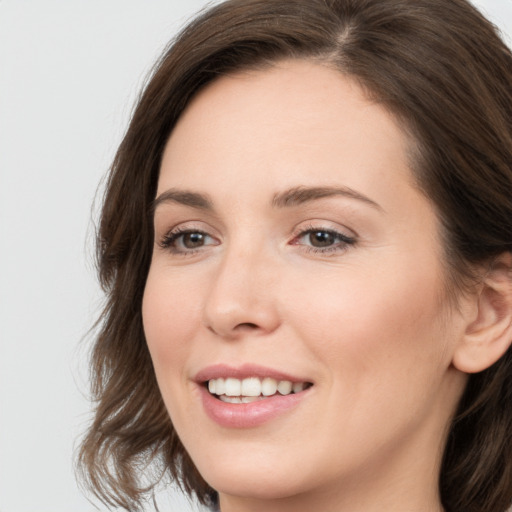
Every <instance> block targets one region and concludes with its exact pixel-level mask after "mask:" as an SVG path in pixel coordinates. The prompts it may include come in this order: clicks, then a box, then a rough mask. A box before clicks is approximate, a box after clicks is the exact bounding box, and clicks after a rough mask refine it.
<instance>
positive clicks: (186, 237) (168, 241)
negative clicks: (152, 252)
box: [159, 228, 218, 254]
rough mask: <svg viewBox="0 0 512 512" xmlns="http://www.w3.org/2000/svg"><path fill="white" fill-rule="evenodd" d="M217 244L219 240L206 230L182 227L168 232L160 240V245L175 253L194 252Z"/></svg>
mask: <svg viewBox="0 0 512 512" xmlns="http://www.w3.org/2000/svg"><path fill="white" fill-rule="evenodd" d="M217 244H218V242H217V241H216V240H215V239H214V238H213V237H212V236H210V235H209V234H208V233H205V232H204V231H201V230H197V229H181V228H177V229H174V230H173V231H171V232H169V233H167V234H166V235H165V236H164V237H163V238H162V240H161V241H160V242H159V245H160V247H162V248H163V249H167V250H169V251H170V252H171V253H174V254H192V253H195V252H197V251H198V250H200V249H201V248H203V247H206V246H209V245H217Z"/></svg>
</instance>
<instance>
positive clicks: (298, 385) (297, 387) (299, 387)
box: [292, 382, 306, 393]
mask: <svg viewBox="0 0 512 512" xmlns="http://www.w3.org/2000/svg"><path fill="white" fill-rule="evenodd" d="M305 388H306V383H305V382H294V383H293V386H292V390H293V392H294V393H300V392H301V391H303V390H304V389H305Z"/></svg>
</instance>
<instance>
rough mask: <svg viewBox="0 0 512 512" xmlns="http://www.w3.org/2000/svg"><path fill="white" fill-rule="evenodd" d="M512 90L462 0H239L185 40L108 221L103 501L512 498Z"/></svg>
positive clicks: (493, 39)
mask: <svg viewBox="0 0 512 512" xmlns="http://www.w3.org/2000/svg"><path fill="white" fill-rule="evenodd" d="M511 83H512V56H511V53H510V50H509V49H508V48H507V47H506V46H505V45H504V44H503V42H502V41H501V40H500V39H499V37H498V36H497V35H496V33H495V30H494V28H493V27H492V25H490V23H489V22H487V21H486V20H485V19H484V18H483V17H482V16H481V15H480V14H479V13H478V12H477V11H476V10H475V9H474V8H473V7H472V6H471V5H470V4H468V3H467V2H466V1H465V0H450V1H447V0H413V1H411V0H325V1H323V0H307V1H306V0H285V1H282V0H279V1H277V0H244V1H241V0H231V1H227V2H225V3H222V4H220V5H219V6H216V7H213V8H212V9H211V10H209V11H207V12H205V13H204V14H203V15H202V16H201V17H200V18H198V19H197V20H195V21H194V22H192V23H191V24H190V25H189V26H188V27H187V28H186V29H185V30H184V31H183V32H182V34H180V36H179V37H178V38H177V40H176V41H175V42H174V43H173V44H172V46H171V47H170V48H169V50H168V51H167V52H166V53H165V54H164V56H163V57H162V59H161V61H160V62H159V63H158V65H157V67H156V70H155V72H154V74H153V76H152V78H151V80H150V81H149V83H148V85H147V87H146V90H145V92H144V94H143V95H142V97H141V99H140V101H139V104H138V106H137V109H136V110H135V113H134V116H133V119H132V121H131V124H130V127H129V129H128V132H127V134H126V136H125V138H124V140H123V142H122V144H121V147H120V148H119V151H118V153H117V156H116V159H115V162H114V164H113V167H112V172H111V174H110V178H109V181H108V184H107V191H106V195H105V200H104V206H103V211H102V217H101V223H100V228H99V236H98V258H99V269H100V278H101V282H102V284H103V286H104V288H105V290H106V292H107V296H108V302H107V305H106V308H105V311H104V314H103V316H102V318H101V324H100V325H101V329H100V332H99V335H98V338H97V340H96V344H95V348H94V353H93V379H94V380H93V383H94V393H95V396H96V398H97V400H98V405H97V410H96V417H95V420H94V423H93V425H92V426H91V429H90V431H89V433H88V435H87V437H86V438H85V440H84V442H83V445H82V450H81V454H80V462H81V465H82V466H81V467H82V469H83V471H84V473H85V475H86V477H87V478H88V480H89V483H90V485H91V487H92V489H93V490H94V491H95V492H96V493H97V494H98V496H100V498H102V499H103V500H104V501H105V502H106V503H110V504H114V505H120V506H122V507H124V508H125V509H127V510H136V509H138V508H140V507H141V506H142V503H143V498H144V496H145V494H146V493H148V492H151V490H152V488H153V486H154V484H155V482H157V481H158V480H159V479H161V478H162V477H165V476H171V477H172V478H173V479H175V480H177V481H178V482H180V483H181V484H182V486H183V488H184V489H185V490H186V491H187V492H188V493H190V494H191V495H196V496H197V497H198V498H199V500H200V501H201V502H202V503H204V504H207V505H210V506H212V507H215V506H217V505H220V509H221V510H222V512H231V511H249V510H251V511H252V510H258V511H277V510H279V511H288V510H293V511H301V510H308V511H310V510H322V511H333V512H345V511H350V512H359V511H365V512H372V511H376V510H379V511H381V510H393V511H394V512H399V511H404V512H405V511H412V510H414V511H417V512H420V511H425V512H427V511H428V512H433V511H442V510H444V511H450V512H461V511H464V512H504V511H505V510H506V509H507V508H508V507H509V506H510V504H511V502H512V458H511V455H512V448H511V446H512V444H511V436H510V431H511V430H510V429H511V427H512V408H511V407H510V397H511V393H512V368H511V353H510V350H509V347H510V344H511V341H512V270H511V268H512V255H511V250H512V199H511V195H510V192H509V191H510V189H511V185H512V88H511V85H510V84H511ZM150 464H151V467H152V468H153V472H150V470H149V468H150Z"/></svg>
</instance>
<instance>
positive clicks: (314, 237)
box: [309, 231, 336, 247]
mask: <svg viewBox="0 0 512 512" xmlns="http://www.w3.org/2000/svg"><path fill="white" fill-rule="evenodd" d="M309 242H310V244H311V245H312V246H313V247H329V246H331V245H333V244H334V243H336V236H335V235H334V234H333V233H331V232H329V231H312V232H310V233H309Z"/></svg>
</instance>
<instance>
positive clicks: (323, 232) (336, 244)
mask: <svg viewBox="0 0 512 512" xmlns="http://www.w3.org/2000/svg"><path fill="white" fill-rule="evenodd" d="M355 243H356V240H355V238H353V237H351V236H347V235H344V234H342V233H339V232H338V231H334V230H332V229H321V228H311V229H306V230H304V231H302V232H301V233H300V234H299V236H298V237H297V238H296V239H295V241H294V242H293V245H302V246H303V247H304V249H305V250H309V251H312V252H316V253H336V252H340V251H344V250H346V249H347V247H348V246H351V245H354V244H355Z"/></svg>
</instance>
